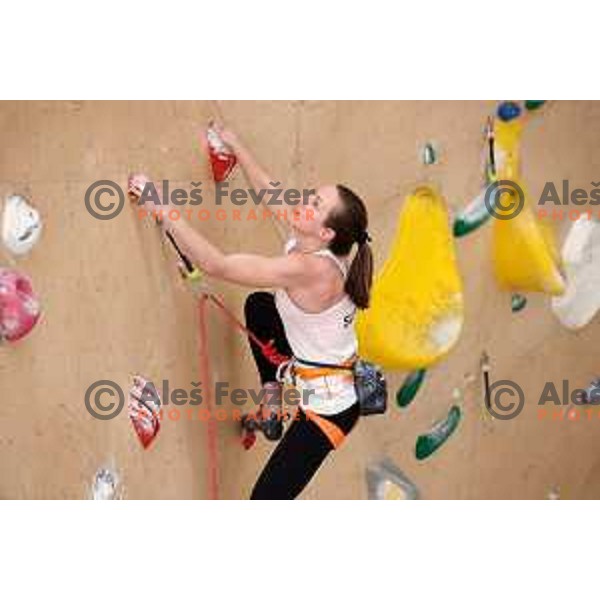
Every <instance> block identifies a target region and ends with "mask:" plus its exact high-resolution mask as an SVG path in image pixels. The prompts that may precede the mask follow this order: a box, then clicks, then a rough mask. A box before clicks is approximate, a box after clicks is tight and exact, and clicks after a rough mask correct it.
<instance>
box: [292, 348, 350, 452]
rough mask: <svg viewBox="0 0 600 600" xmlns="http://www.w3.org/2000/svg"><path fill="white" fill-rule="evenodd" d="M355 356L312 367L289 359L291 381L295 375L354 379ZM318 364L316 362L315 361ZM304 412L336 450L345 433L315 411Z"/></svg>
mask: <svg viewBox="0 0 600 600" xmlns="http://www.w3.org/2000/svg"><path fill="white" fill-rule="evenodd" d="M356 359H357V357H353V358H351V359H350V360H347V361H344V362H342V363H340V364H339V365H335V366H333V365H332V366H312V367H300V366H299V365H298V362H297V360H292V361H290V364H289V368H290V375H291V377H292V381H295V378H296V377H300V378H301V379H317V378H319V377H329V376H336V377H343V378H345V379H348V380H349V381H351V382H353V381H354V370H353V369H354V363H355V362H356ZM315 365H318V363H315ZM302 410H303V412H304V413H305V414H306V418H307V419H308V420H309V421H313V422H314V423H315V425H317V426H318V427H319V429H320V430H321V431H322V432H323V434H324V435H325V437H326V438H327V439H328V440H329V441H330V442H331V445H332V446H333V448H334V449H335V450H337V449H338V448H339V447H340V446H341V445H342V443H343V441H344V440H345V439H346V434H345V433H344V432H343V431H342V430H341V429H340V428H339V427H338V426H337V425H336V424H335V423H332V422H331V421H329V420H328V419H326V418H325V417H322V416H321V415H318V414H317V413H316V412H315V411H313V410H310V409H302Z"/></svg>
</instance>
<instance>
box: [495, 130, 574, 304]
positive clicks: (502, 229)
mask: <svg viewBox="0 0 600 600" xmlns="http://www.w3.org/2000/svg"><path fill="white" fill-rule="evenodd" d="M522 130H523V126H522V124H521V123H520V121H519V120H518V119H517V120H514V121H510V122H509V123H503V122H497V123H496V125H495V134H496V146H497V148H496V165H497V168H498V180H499V181H498V196H499V198H496V194H495V193H493V192H492V190H491V189H490V188H488V202H489V203H490V204H493V206H492V207H491V206H488V210H492V211H493V216H495V217H496V218H495V222H494V227H493V232H492V256H493V261H494V272H495V275H496V280H497V281H498V285H499V286H500V287H501V288H503V289H506V290H510V291H514V292H543V293H547V294H551V295H561V294H563V293H564V291H565V281H564V279H563V276H562V274H561V272H560V255H559V252H558V248H557V246H556V242H555V239H554V232H553V231H552V229H551V227H550V225H549V224H548V223H544V222H543V221H539V220H538V219H537V218H536V216H535V214H534V209H533V207H532V206H531V202H530V201H529V199H528V196H527V191H526V189H525V186H524V185H523V182H522V181H521V179H520V170H521V165H520V142H521V134H522ZM492 185H493V184H492ZM502 190H506V191H503V192H502V193H500V192H501V191H502Z"/></svg>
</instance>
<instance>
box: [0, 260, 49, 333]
mask: <svg viewBox="0 0 600 600" xmlns="http://www.w3.org/2000/svg"><path fill="white" fill-rule="evenodd" d="M39 318H40V303H39V300H38V298H37V296H36V294H35V293H34V291H33V286H32V284H31V280H30V279H29V277H27V276H26V275H24V274H23V273H20V272H19V271H16V270H15V269H6V268H0V340H7V341H9V342H16V341H18V340H20V339H22V338H24V337H25V336H26V335H27V334H28V333H29V332H30V331H31V330H32V329H33V328H34V327H35V325H36V323H37V322H38V320H39Z"/></svg>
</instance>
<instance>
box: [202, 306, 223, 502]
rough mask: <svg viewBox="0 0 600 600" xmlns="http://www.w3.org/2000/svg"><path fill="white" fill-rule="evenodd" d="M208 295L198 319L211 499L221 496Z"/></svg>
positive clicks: (208, 483)
mask: <svg viewBox="0 0 600 600" xmlns="http://www.w3.org/2000/svg"><path fill="white" fill-rule="evenodd" d="M206 300H207V296H206V295H202V296H200V299H199V300H198V321H199V328H200V339H199V340H198V342H199V349H198V354H199V362H200V365H199V366H200V380H201V381H202V387H203V390H204V394H205V396H204V397H205V398H206V409H207V410H208V413H209V418H208V429H207V450H208V451H207V455H208V456H207V458H208V465H207V478H208V482H207V487H208V497H209V498H210V499H211V500H217V499H218V497H219V482H218V477H217V475H218V457H217V423H216V421H215V415H213V399H212V378H211V372H210V360H209V355H208V326H207V321H206V308H207V306H208V305H207V303H206Z"/></svg>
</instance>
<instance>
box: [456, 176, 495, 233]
mask: <svg viewBox="0 0 600 600" xmlns="http://www.w3.org/2000/svg"><path fill="white" fill-rule="evenodd" d="M486 189H487V188H484V189H483V190H482V191H481V193H480V194H479V195H478V196H477V197H476V198H475V199H474V200H472V201H471V202H470V203H469V204H468V205H467V206H466V207H465V209H464V210H463V211H462V212H461V213H460V214H458V215H457V216H456V218H455V219H454V237H463V236H465V235H467V234H469V233H471V232H473V231H475V230H476V229H479V228H480V227H481V226H482V225H483V224H484V223H485V222H486V221H487V220H488V219H489V218H490V211H489V210H488V208H487V206H486V204H485V193H486Z"/></svg>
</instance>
